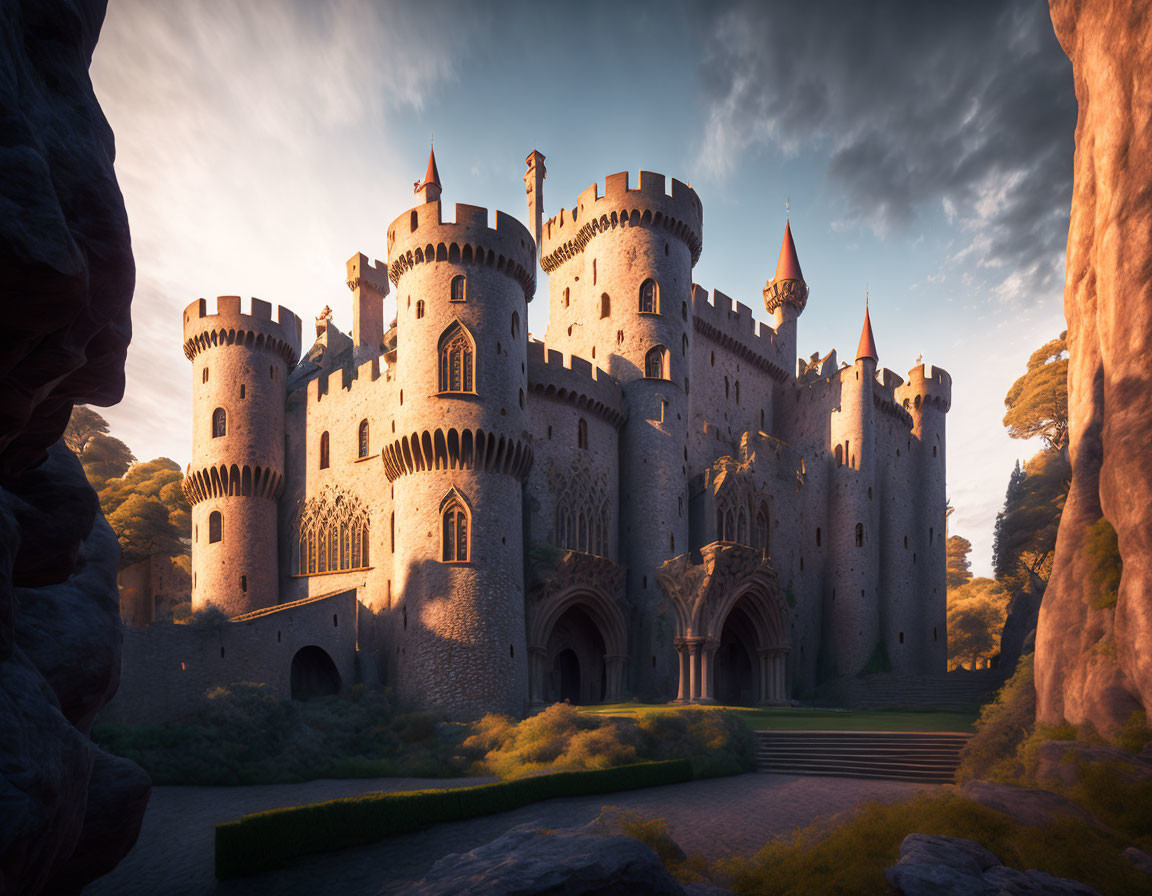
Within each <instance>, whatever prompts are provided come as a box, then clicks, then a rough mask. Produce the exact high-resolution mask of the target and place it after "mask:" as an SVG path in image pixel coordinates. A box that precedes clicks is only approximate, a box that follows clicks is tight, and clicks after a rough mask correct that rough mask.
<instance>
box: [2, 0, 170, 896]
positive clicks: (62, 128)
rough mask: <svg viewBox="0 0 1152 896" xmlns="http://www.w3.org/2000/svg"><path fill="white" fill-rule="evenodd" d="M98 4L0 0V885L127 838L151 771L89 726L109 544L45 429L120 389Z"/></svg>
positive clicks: (46, 880) (82, 862)
mask: <svg viewBox="0 0 1152 896" xmlns="http://www.w3.org/2000/svg"><path fill="white" fill-rule="evenodd" d="M104 6H105V4H104V2H101V0H13V2H10V3H5V4H3V5H2V6H0V66H2V67H3V72H4V77H3V78H0V117H2V118H3V122H4V125H3V133H4V140H3V147H2V148H0V203H2V204H3V206H4V213H3V214H0V307H3V308H4V324H3V326H2V327H0V806H3V811H0V893H38V892H42V891H45V890H50V891H51V892H53V893H75V892H79V890H80V889H81V888H82V887H83V886H84V884H85V883H87V882H88V881H90V880H91V879H92V878H93V877H95V876H97V875H99V874H103V873H104V872H106V871H108V870H109V869H110V868H112V867H113V866H114V865H115V864H116V862H118V861H119V860H120V858H122V857H123V856H124V854H125V853H126V852H127V851H128V849H130V848H131V846H132V843H133V842H134V841H135V838H136V834H137V833H138V830H139V825H140V820H141V818H142V816H143V812H144V805H145V803H146V802H147V798H148V793H149V790H150V784H149V781H148V777H147V775H145V774H144V773H143V771H141V770H140V769H139V768H138V767H137V766H135V765H133V764H132V763H130V762H127V761H126V760H123V759H118V758H115V757H112V756H108V755H106V754H104V753H102V752H101V751H100V750H99V749H98V748H97V747H96V746H95V745H94V744H93V743H92V741H91V739H90V738H89V736H88V729H89V726H90V725H91V722H92V719H93V717H94V716H95V714H96V712H97V711H98V710H99V709H100V707H101V706H103V705H104V704H105V703H106V702H107V701H108V700H109V698H110V697H111V696H112V694H113V693H115V690H116V686H117V683H118V681H119V674H120V629H119V599H118V594H117V589H116V569H117V566H118V564H119V556H120V552H119V546H118V544H117V541H116V536H115V535H114V534H113V532H112V530H111V529H110V528H109V526H108V524H107V522H106V521H105V520H104V518H103V517H102V516H101V515H100V511H99V507H98V504H97V501H96V496H95V494H94V493H93V492H92V489H91V487H90V486H89V485H88V483H87V480H86V479H85V478H84V472H83V470H82V469H81V468H80V464H79V462H78V461H77V460H76V458H75V457H74V456H73V455H72V454H71V452H69V451H68V450H67V449H66V448H65V447H64V446H63V444H62V443H60V442H59V441H58V440H59V439H60V436H61V434H62V433H63V431H64V427H65V426H66V425H67V422H68V417H69V415H70V414H71V412H72V406H73V404H74V403H80V402H83V403H89V404H101V405H107V404H112V403H114V402H116V401H118V400H119V399H120V397H121V394H122V392H123V388H124V355H125V351H126V350H127V346H128V340H129V338H130V335H131V325H130V321H129V304H130V302H131V298H132V288H133V281H134V268H133V264H132V252H131V244H130V240H129V235H128V223H127V218H126V215H125V212H124V203H123V200H122V199H121V196H120V191H119V189H118V187H117V185H116V179H115V175H114V173H113V170H112V161H113V156H114V149H113V140H112V132H111V129H110V128H109V127H108V123H107V122H106V121H105V120H104V116H103V114H102V113H101V111H100V107H99V105H98V104H97V102H96V98H95V96H94V95H93V93H92V86H91V83H90V82H89V79H88V65H89V63H90V61H91V57H92V50H93V48H94V47H95V44H96V37H97V35H98V34H99V31H100V25H101V23H102V22H103V19H104Z"/></svg>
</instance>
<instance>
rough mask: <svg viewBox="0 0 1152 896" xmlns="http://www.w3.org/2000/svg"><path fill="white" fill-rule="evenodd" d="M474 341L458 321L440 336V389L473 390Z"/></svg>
mask: <svg viewBox="0 0 1152 896" xmlns="http://www.w3.org/2000/svg"><path fill="white" fill-rule="evenodd" d="M475 357H476V351H475V343H473V341H472V337H471V336H470V335H469V334H468V331H467V330H465V329H464V327H463V326H462V325H461V324H460V323H458V322H457V323H453V324H452V325H451V326H450V327H448V329H447V330H445V331H444V335H443V336H441V337H440V391H441V392H474V391H475V388H474V385H473V383H474V378H475V375H476V372H475Z"/></svg>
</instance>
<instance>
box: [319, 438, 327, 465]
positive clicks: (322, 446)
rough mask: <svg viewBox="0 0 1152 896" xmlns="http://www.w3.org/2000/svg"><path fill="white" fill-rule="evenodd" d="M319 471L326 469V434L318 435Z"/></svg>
mask: <svg viewBox="0 0 1152 896" xmlns="http://www.w3.org/2000/svg"><path fill="white" fill-rule="evenodd" d="M320 469H321V470H327V469H328V433H326V432H325V433H321V434H320Z"/></svg>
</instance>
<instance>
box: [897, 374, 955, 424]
mask: <svg viewBox="0 0 1152 896" xmlns="http://www.w3.org/2000/svg"><path fill="white" fill-rule="evenodd" d="M895 397H896V399H897V400H898V401H899V402H900V403H901V405H902V406H903V408H904V409H905V410H906V411H915V410H919V409H920V408H921V407H922V406H925V405H927V406H931V407H933V408H935V409H937V410H939V411H943V412H944V413H947V412H948V410H949V409H950V408H951V407H952V376H951V375H950V374H949V373H948V371H946V370H944V369H943V368H940V367H929V366H927V365H924V364H921V365H919V366H917V367H913V368H912V369H911V370H909V371H908V381H907V382H906V383H905V384H904V385H902V386H900V387H898V388H897V389H896V390H895Z"/></svg>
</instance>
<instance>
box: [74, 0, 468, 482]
mask: <svg viewBox="0 0 1152 896" xmlns="http://www.w3.org/2000/svg"><path fill="white" fill-rule="evenodd" d="M489 26H490V22H489V21H488V20H487V19H486V18H485V15H484V14H483V13H476V12H473V11H471V10H470V9H469V8H466V7H462V6H458V7H455V8H449V7H448V6H447V5H446V4H444V3H442V2H437V0H432V2H423V3H421V4H420V6H418V7H417V6H413V5H411V4H408V5H404V6H401V5H398V4H396V5H383V4H373V3H369V2H358V0H330V2H320V0H317V2H303V0H301V2H297V3H287V2H272V0H246V2H244V3H233V2H224V0H205V2H196V3H188V2H175V0H161V2H155V0H118V2H116V3H113V4H111V6H110V8H109V11H108V16H107V20H106V22H105V26H104V29H103V32H102V34H101V38H100V42H99V44H98V45H97V48H96V53H95V55H94V59H93V66H92V79H93V85H94V87H95V89H96V93H97V96H98V98H99V99H100V101H101V104H102V106H103V108H104V112H105V114H106V115H107V117H108V119H109V121H110V123H111V124H112V127H113V130H114V132H115V134H116V138H117V152H118V155H117V162H116V171H117V176H118V179H119V181H120V186H121V189H122V190H123V192H124V198H125V204H126V206H127V208H128V214H129V222H130V225H131V227H132V234H133V251H134V254H135V256H136V263H137V269H138V287H137V291H136V296H135V300H134V302H133V308H132V318H133V329H134V336H133V341H132V344H131V347H130V349H129V356H128V365H127V374H128V387H127V391H126V394H127V396H128V400H126V401H125V402H124V403H123V404H122V405H120V406H119V407H116V408H112V409H110V410H109V411H108V413H107V416H108V418H109V420H110V421H111V422H112V424H113V428H114V430H115V431H116V433H117V435H118V436H120V437H121V438H123V439H124V440H125V441H126V442H127V443H128V444H129V445H130V446H131V447H132V448H133V450H134V451H135V452H136V454H137V455H139V456H140V457H145V458H147V457H152V456H154V455H156V454H169V455H172V456H174V457H175V459H176V460H178V461H180V462H184V461H187V460H188V456H189V454H190V444H189V442H190V431H191V427H190V426H189V424H188V420H189V415H190V414H191V370H190V368H189V367H188V365H187V362H186V361H185V359H184V358H183V356H182V353H181V352H180V343H181V339H182V335H181V332H180V315H181V311H182V310H183V308H184V306H185V305H187V304H188V303H189V302H191V301H193V300H194V299H196V298H198V297H200V296H214V295H217V294H240V295H244V296H250V295H255V296H259V297H261V298H265V299H268V300H270V301H272V302H274V303H276V304H283V305H287V306H288V307H291V308H292V309H293V310H295V311H296V312H297V313H299V314H300V315H301V316H302V317H305V318H307V317H309V315H311V314H314V313H316V311H318V310H319V308H321V307H322V306H323V305H324V304H331V305H332V306H333V307H334V308H336V309H337V318H338V323H340V325H341V326H342V327H345V328H346V327H347V325H348V320H346V318H350V314H349V312H348V305H349V300H348V292H347V290H346V289H345V288H344V286H343V281H344V271H343V265H342V260H343V259H345V258H347V257H348V256H349V255H351V254H352V252H354V251H357V250H362V251H364V252H366V253H368V254H373V255H375V256H376V257H380V256H382V255H383V254H384V251H385V246H384V233H385V228H386V226H387V221H381V220H380V218H381V209H391V208H397V209H399V208H405V207H407V205H408V204H409V200H410V199H411V190H412V180H413V178H414V177H417V176H419V175H420V174H421V173H422V171H423V159H416V160H413V159H412V158H400V157H398V156H399V153H400V147H398V146H397V145H396V139H395V135H394V134H393V132H392V130H391V129H390V127H389V124H390V121H389V119H391V118H396V117H402V116H404V115H407V116H409V117H411V116H413V115H416V114H419V113H420V111H421V110H423V109H426V107H428V106H430V105H431V104H432V103H433V102H434V101H435V100H436V99H437V98H438V96H439V92H440V91H442V90H443V89H444V88H445V87H446V85H448V84H451V83H453V82H454V81H455V80H456V79H458V77H459V73H460V65H461V64H462V60H464V59H465V58H466V57H467V50H468V47H469V41H471V40H473V39H474V37H475V36H476V34H483V33H484V29H485V28H487V27H489ZM413 169H416V170H413ZM366 238H367V239H370V240H373V242H372V243H371V244H370V245H365V244H364V243H363V242H362V241H363V240H365V239H366ZM310 329H311V327H310V321H307V320H306V322H305V339H308V336H309V334H308V331H309V330H310ZM173 384H179V386H175V385H173ZM174 446H183V448H179V447H174Z"/></svg>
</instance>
